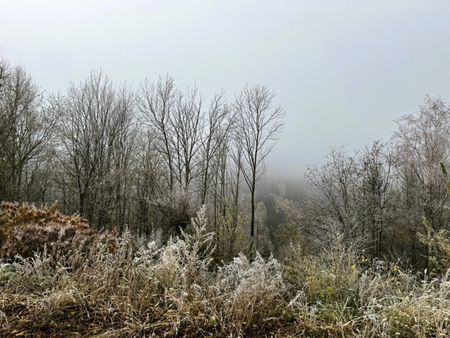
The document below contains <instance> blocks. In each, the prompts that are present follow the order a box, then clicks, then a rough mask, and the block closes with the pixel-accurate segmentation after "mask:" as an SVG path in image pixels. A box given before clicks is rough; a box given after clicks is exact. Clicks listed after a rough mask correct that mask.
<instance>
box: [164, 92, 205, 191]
mask: <svg viewBox="0 0 450 338" xmlns="http://www.w3.org/2000/svg"><path fill="white" fill-rule="evenodd" d="M202 105H203V99H202V97H201V95H200V94H199V92H198V90H197V89H192V90H188V91H187V92H186V93H185V94H182V93H178V97H177V101H176V108H175V112H174V114H173V116H172V119H171V121H170V122H171V126H172V130H173V132H174V137H173V139H172V141H173V146H174V148H175V151H176V162H175V166H176V169H177V174H178V175H177V179H178V182H179V183H180V185H181V187H182V189H184V191H185V192H188V191H189V187H190V184H191V182H192V180H193V179H195V178H197V177H198V176H199V175H200V171H201V168H200V164H201V162H200V156H199V155H200V150H201V147H202V144H203V128H204V119H203V114H202Z"/></svg>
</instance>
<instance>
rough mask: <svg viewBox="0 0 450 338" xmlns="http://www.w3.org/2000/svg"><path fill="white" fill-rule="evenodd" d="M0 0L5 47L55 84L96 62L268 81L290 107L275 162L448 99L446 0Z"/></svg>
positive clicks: (382, 132) (449, 7)
mask: <svg viewBox="0 0 450 338" xmlns="http://www.w3.org/2000/svg"><path fill="white" fill-rule="evenodd" d="M0 1H1V8H0V56H2V57H4V58H6V59H7V60H9V61H10V62H11V63H17V64H21V65H24V66H25V67H26V68H27V70H28V71H29V72H30V73H31V74H32V75H33V76H34V78H35V79H36V81H37V82H38V84H39V85H40V86H41V87H42V88H43V89H44V90H46V91H49V92H52V91H57V90H62V91H63V90H65V89H66V88H67V86H68V84H69V83H70V82H71V81H75V82H79V81H81V80H82V79H84V78H85V77H86V76H88V74H89V72H90V70H92V69H99V68H102V70H103V71H104V72H106V73H107V74H108V75H109V76H110V77H111V78H112V79H113V80H114V81H116V82H118V83H120V82H122V81H127V82H128V83H130V84H132V85H138V84H139V82H141V81H142V80H143V79H144V78H149V79H156V78H157V77H158V75H159V74H166V73H169V74H171V75H172V76H173V77H174V78H175V80H176V82H177V83H178V84H179V85H180V86H181V87H185V86H188V85H190V86H192V85H196V86H197V87H198V88H199V89H200V90H201V91H202V92H204V93H206V94H211V93H213V92H215V91H220V90H224V91H225V92H226V93H227V94H228V95H229V96H230V97H233V95H235V94H237V93H238V92H239V91H240V89H241V88H242V87H243V86H244V85H245V84H247V83H248V84H250V85H251V84H255V83H260V84H264V85H266V86H267V87H269V88H270V89H271V90H272V91H274V92H276V93H277V100H278V102H279V103H281V104H282V105H283V106H284V107H285V109H286V112H287V116H286V127H285V131H284V132H283V134H282V135H281V136H280V140H279V142H278V143H277V145H276V147H275V149H274V151H273V154H272V155H271V157H270V158H269V167H271V168H273V169H277V170H279V171H289V172H293V173H296V172H298V173H300V172H302V170H303V169H304V168H305V166H306V165H307V164H320V163H322V162H323V158H324V156H325V155H326V153H327V152H328V150H329V148H330V146H339V145H346V147H347V148H349V149H355V148H358V147H361V146H363V145H364V144H368V143H371V141H372V140H375V139H377V138H381V137H383V138H384V139H388V138H389V136H390V134H391V133H392V132H393V130H394V129H395V123H394V122H393V121H394V120H395V119H397V118H398V117H400V116H401V115H403V114H405V113H409V112H415V111H417V110H418V106H419V105H420V104H421V103H422V102H423V100H424V96H425V94H431V95H433V96H440V97H442V98H443V99H444V100H448V101H450V1H444V0H443V1H425V0H423V1H412V0H411V1H400V0H396V1H393V0H386V1H381V0H377V1H361V0H357V1H336V0H333V1H312V0H310V1H293V0H286V1H281V0H272V1H262V0H253V1H247V0H241V1H232V0H226V1H213V0H209V1H207V0H204V1H190V0H180V1H170V0H164V1H163V0H160V1H156V0H153V1H149V0H147V1H133V0H127V1H123V0H122V1H119V0H117V1H96V0H89V1H88V0H86V1H80V0H73V1H63V0H58V1H56V0H55V1H38V0H29V1H22V0H14V1H6V0H0Z"/></svg>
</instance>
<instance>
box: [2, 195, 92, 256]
mask: <svg viewBox="0 0 450 338" xmlns="http://www.w3.org/2000/svg"><path fill="white" fill-rule="evenodd" d="M96 235H97V233H96V232H95V231H94V230H93V229H91V228H90V227H89V225H88V223H87V221H86V220H84V219H82V218H81V217H79V216H66V215H63V214H61V213H60V212H58V211H57V210H56V206H53V207H44V208H42V209H39V208H36V207H35V206H34V205H32V204H28V203H23V204H19V203H12V202H3V203H2V204H1V206H0V258H14V257H15V256H16V255H20V256H22V257H31V256H33V254H34V253H35V252H38V251H43V250H44V248H45V247H47V250H48V251H49V252H63V253H67V252H69V251H70V250H71V249H73V248H75V247H77V246H79V245H80V244H81V242H83V241H85V240H89V241H90V240H92V239H93V238H94V237H96Z"/></svg>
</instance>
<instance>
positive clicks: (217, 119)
mask: <svg viewBox="0 0 450 338" xmlns="http://www.w3.org/2000/svg"><path fill="white" fill-rule="evenodd" d="M233 121H234V116H233V115H232V112H231V110H230V109H229V107H228V106H227V105H226V104H225V103H224V102H223V95H222V94H221V95H215V96H214V98H213V99H212V101H211V104H210V107H209V110H208V114H207V121H206V123H207V126H206V128H205V129H206V130H205V131H206V132H205V136H204V137H205V139H204V141H203V147H202V148H203V149H202V150H203V151H202V156H203V169H202V181H201V189H200V203H201V204H205V202H206V196H207V193H208V188H209V185H210V182H211V178H210V174H211V162H212V160H213V159H214V158H215V157H217V156H218V155H219V153H220V151H221V149H222V148H223V145H224V143H225V141H226V138H227V137H228V134H229V131H230V129H231V127H232V125H233Z"/></svg>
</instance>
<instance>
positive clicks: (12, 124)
mask: <svg viewBox="0 0 450 338" xmlns="http://www.w3.org/2000/svg"><path fill="white" fill-rule="evenodd" d="M1 68H2V71H1V72H2V76H3V79H1V82H2V88H1V91H2V92H1V96H0V191H1V192H2V195H3V196H0V199H12V200H16V199H21V197H22V196H21V195H22V192H23V191H26V190H28V189H29V187H28V186H27V185H28V184H29V183H30V182H31V181H30V180H29V178H30V175H31V176H32V175H33V174H34V172H35V169H36V166H35V165H34V164H35V163H34V162H33V161H35V160H37V158H38V156H39V155H40V154H42V153H43V152H44V150H45V147H46V144H47V142H48V141H49V139H50V136H51V133H52V130H53V127H54V125H55V123H56V120H55V119H54V117H53V116H51V115H50V114H49V113H47V112H45V111H44V100H43V95H42V93H41V92H40V91H39V89H38V87H37V86H36V85H35V84H34V83H33V80H32V78H31V76H30V75H29V74H28V73H26V71H25V70H24V69H23V68H21V67H19V66H17V67H14V68H8V67H7V65H2V67H1ZM6 74H8V76H6ZM23 197H24V198H26V196H23Z"/></svg>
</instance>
